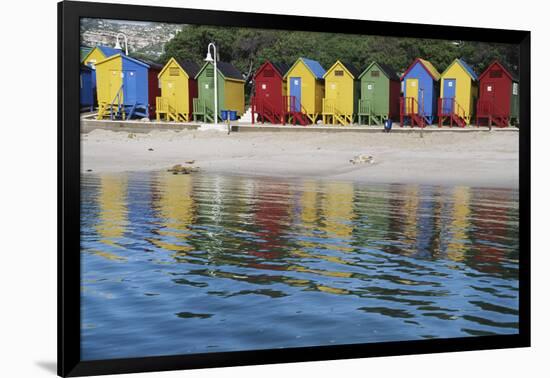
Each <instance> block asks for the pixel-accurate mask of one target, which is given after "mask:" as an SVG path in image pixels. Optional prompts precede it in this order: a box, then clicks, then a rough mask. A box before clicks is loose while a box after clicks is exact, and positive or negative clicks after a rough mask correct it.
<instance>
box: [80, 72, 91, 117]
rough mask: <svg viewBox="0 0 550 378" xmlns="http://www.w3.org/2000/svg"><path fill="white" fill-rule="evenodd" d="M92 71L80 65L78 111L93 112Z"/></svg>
mask: <svg viewBox="0 0 550 378" xmlns="http://www.w3.org/2000/svg"><path fill="white" fill-rule="evenodd" d="M92 71H93V70H92V69H91V68H90V67H88V66H85V65H84V64H81V65H80V109H81V110H82V109H86V110H88V109H89V110H90V111H93V110H94V87H93V83H92Z"/></svg>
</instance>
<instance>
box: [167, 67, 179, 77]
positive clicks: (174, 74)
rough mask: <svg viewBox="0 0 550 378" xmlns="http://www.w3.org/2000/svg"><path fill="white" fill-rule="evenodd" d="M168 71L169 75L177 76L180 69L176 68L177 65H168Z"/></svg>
mask: <svg viewBox="0 0 550 378" xmlns="http://www.w3.org/2000/svg"><path fill="white" fill-rule="evenodd" d="M169 73H170V76H179V75H180V70H178V67H170V70H169Z"/></svg>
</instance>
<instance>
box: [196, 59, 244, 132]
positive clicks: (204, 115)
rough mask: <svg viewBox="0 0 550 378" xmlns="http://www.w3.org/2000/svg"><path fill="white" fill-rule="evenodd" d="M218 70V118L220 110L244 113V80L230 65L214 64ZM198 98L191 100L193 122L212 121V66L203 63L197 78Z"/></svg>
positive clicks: (238, 113) (211, 64) (209, 63)
mask: <svg viewBox="0 0 550 378" xmlns="http://www.w3.org/2000/svg"><path fill="white" fill-rule="evenodd" d="M216 65H217V68H218V73H217V75H218V79H217V81H218V83H217V85H218V93H217V96H218V117H220V115H221V111H222V110H234V111H236V112H237V115H238V116H239V117H240V116H241V115H242V114H243V113H244V80H243V76H242V74H241V73H240V72H239V70H238V69H236V68H235V67H234V66H233V65H232V64H231V63H227V62H216ZM195 78H196V79H197V86H198V97H197V98H194V99H193V120H194V121H201V122H213V121H214V64H213V63H211V62H207V63H205V64H204V65H203V66H202V68H201V69H200V71H199V73H198V74H197V76H195Z"/></svg>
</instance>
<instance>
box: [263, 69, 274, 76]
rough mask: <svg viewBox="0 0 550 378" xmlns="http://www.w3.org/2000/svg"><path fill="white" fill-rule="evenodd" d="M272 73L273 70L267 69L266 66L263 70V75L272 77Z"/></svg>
mask: <svg viewBox="0 0 550 378" xmlns="http://www.w3.org/2000/svg"><path fill="white" fill-rule="evenodd" d="M273 75H274V72H273V70H272V69H269V68H266V70H265V71H264V76H265V77H273Z"/></svg>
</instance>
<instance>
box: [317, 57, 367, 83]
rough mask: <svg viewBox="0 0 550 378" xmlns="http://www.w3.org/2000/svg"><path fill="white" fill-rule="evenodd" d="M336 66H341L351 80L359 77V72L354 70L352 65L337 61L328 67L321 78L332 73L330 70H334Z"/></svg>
mask: <svg viewBox="0 0 550 378" xmlns="http://www.w3.org/2000/svg"><path fill="white" fill-rule="evenodd" d="M338 65H340V66H342V67H343V68H344V69H345V70H346V71H347V72H348V73H349V74H350V75H351V76H352V77H353V79H357V78H358V77H359V70H358V69H357V68H355V66H354V65H352V64H350V63H347V62H346V63H345V62H342V61H341V60H337V61H336V62H335V63H334V64H333V65H332V66H330V68H329V69H328V70H327V71H326V72H325V74H324V75H323V77H327V75H328V74H329V73H330V72H332V70H334V69H335V68H336V66H338Z"/></svg>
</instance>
